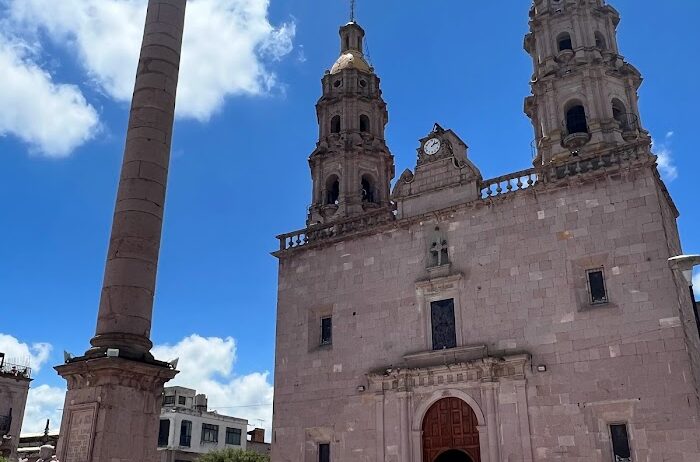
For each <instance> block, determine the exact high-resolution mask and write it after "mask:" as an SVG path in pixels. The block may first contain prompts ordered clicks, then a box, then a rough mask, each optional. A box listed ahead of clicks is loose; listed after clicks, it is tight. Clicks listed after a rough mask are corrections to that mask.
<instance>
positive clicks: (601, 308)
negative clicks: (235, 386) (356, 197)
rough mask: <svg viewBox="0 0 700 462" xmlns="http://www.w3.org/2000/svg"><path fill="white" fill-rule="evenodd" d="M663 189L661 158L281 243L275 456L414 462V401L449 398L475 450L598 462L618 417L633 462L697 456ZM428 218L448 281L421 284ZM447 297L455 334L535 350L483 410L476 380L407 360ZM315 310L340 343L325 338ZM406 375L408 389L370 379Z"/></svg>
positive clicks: (463, 340)
mask: <svg viewBox="0 0 700 462" xmlns="http://www.w3.org/2000/svg"><path fill="white" fill-rule="evenodd" d="M659 191H660V184H659V182H658V180H657V177H656V172H655V169H654V168H653V167H651V168H650V167H643V168H639V169H631V170H626V171H623V172H622V173H618V174H617V175H616V176H608V177H606V178H604V179H598V180H590V181H584V180H582V179H580V178H572V179H571V180H570V181H569V180H566V181H562V182H558V183H554V184H545V185H539V186H535V187H532V188H528V189H525V190H522V191H517V192H513V193H509V194H506V195H503V196H500V197H497V198H494V199H486V200H476V201H473V202H471V203H469V204H467V205H465V206H463V207H458V208H452V209H450V210H446V211H436V213H435V214H433V215H432V216H431V217H424V218H423V219H422V221H421V219H418V218H417V219H415V220H403V221H400V222H397V223H396V224H395V225H394V226H390V227H383V228H381V229H380V230H379V231H378V232H377V233H374V234H370V235H366V236H364V237H358V238H349V239H346V240H345V241H342V242H337V243H334V244H331V245H327V246H323V245H315V246H309V247H308V248H302V249H297V250H293V251H289V252H286V253H283V254H282V255H280V271H279V305H278V322H277V354H276V370H275V408H274V434H273V456H272V457H273V461H274V462H283V461H285V462H286V461H290V462H291V461H295V462H296V461H316V460H318V455H317V452H316V451H317V447H318V443H330V444H331V453H332V454H333V457H332V460H334V461H360V462H369V461H396V462H398V461H401V462H405V461H413V462H418V461H421V460H422V458H421V454H420V436H419V433H420V420H421V412H424V410H425V404H426V402H428V401H429V400H431V399H434V398H435V397H436V396H440V394H441V393H448V394H450V395H454V394H456V393H458V394H461V395H464V396H465V397H467V398H469V399H470V400H471V402H470V405H472V407H474V408H476V409H475V410H476V411H478V412H477V413H479V412H480V413H481V414H482V415H483V418H484V422H483V425H482V426H481V427H480V428H482V430H480V431H483V432H484V433H488V434H489V439H488V441H486V440H485V441H484V443H483V445H485V446H488V447H482V454H483V455H482V460H490V462H495V461H496V460H503V461H505V460H508V461H511V460H513V461H515V460H517V461H521V460H536V461H544V460H566V461H573V462H577V461H601V462H602V461H606V462H607V461H610V460H612V448H611V443H610V437H609V431H608V425H609V424H611V423H627V424H628V426H629V431H630V438H631V445H632V450H633V460H635V461H637V460H639V461H655V460H679V461H686V462H687V461H697V460H700V447H699V446H698V445H699V441H700V431H699V430H698V417H699V416H700V411H699V408H698V403H697V393H696V382H695V379H694V370H693V361H695V360H696V359H697V346H696V343H694V342H695V341H696V340H697V339H696V338H691V337H692V335H691V334H692V329H691V327H693V328H694V326H687V325H686V324H687V322H686V321H685V317H684V316H681V315H680V311H679V310H680V309H681V308H679V303H680V302H679V300H683V299H682V296H681V297H680V298H679V289H678V286H677V283H676V281H675V280H674V276H673V274H672V272H671V271H670V269H669V267H668V265H667V262H666V260H667V258H668V257H669V256H671V253H672V252H673V251H675V250H677V247H678V239H677V231H675V229H676V228H675V216H674V215H673V212H672V205H671V204H670V203H669V202H668V200H667V196H665V195H664V194H660V192H659ZM436 224H439V225H440V228H441V229H442V230H445V232H446V235H447V240H448V244H449V255H450V260H451V269H450V277H453V279H454V282H452V283H450V284H448V286H449V287H441V286H440V284H436V288H435V289H434V290H433V291H432V292H431V291H430V290H428V291H427V292H421V290H422V289H419V287H418V286H419V285H420V283H421V281H423V284H424V281H425V280H426V279H428V273H427V271H426V266H427V261H426V256H427V252H426V248H425V245H426V239H425V233H428V232H431V230H432V229H434V227H435V225H436ZM674 232H675V233H676V234H674ZM599 267H602V268H603V269H604V272H605V278H606V285H607V290H608V296H609V299H610V302H609V303H607V304H604V305H598V306H592V305H590V303H588V298H587V286H586V279H585V278H586V275H585V272H586V270H587V269H593V268H599ZM417 283H418V284H417ZM441 296H444V298H451V297H454V299H455V310H456V319H457V328H458V335H457V338H458V346H470V345H485V346H486V347H487V350H488V354H489V357H490V358H501V357H508V356H509V355H518V354H525V355H526V356H527V357H528V358H529V359H528V365H527V367H525V373H524V376H523V377H520V376H517V377H516V376H513V377H503V378H499V379H498V380H497V381H496V382H495V385H494V387H495V389H494V396H495V398H494V400H495V403H494V404H493V406H492V407H493V409H491V410H490V412H488V411H489V406H488V403H487V402H485V397H488V393H489V392H488V390H487V388H484V387H485V385H484V383H483V381H482V380H480V379H474V378H473V377H471V378H470V375H469V373H466V372H465V373H464V374H458V373H456V372H455V373H452V372H449V371H447V372H444V373H443V372H440V373H439V374H438V373H437V372H435V373H433V372H430V373H429V374H428V375H429V376H430V377H432V378H430V379H428V380H426V381H423V380H422V379H420V380H419V379H416V378H415V377H418V376H419V375H420V373H419V371H413V372H411V371H410V367H408V366H407V365H406V362H405V361H406V360H405V359H404V356H405V355H407V354H411V353H417V352H423V351H426V350H429V349H430V331H429V328H430V321H429V303H427V302H429V301H430V300H432V299H440V298H441ZM686 297H687V296H686ZM321 314H323V315H324V316H327V315H331V316H332V319H333V342H332V345H327V346H320V345H319V342H318V341H317V338H316V336H317V332H318V329H317V327H316V325H315V324H316V323H317V322H320V318H319V316H320V315H321ZM317 318H318V319H317ZM693 355H696V356H695V358H694V359H691V358H693ZM537 365H544V366H546V369H547V370H546V371H545V372H537V368H536V366H537ZM460 367H461V366H460ZM465 367H466V366H465ZM402 369H403V370H404V371H406V370H409V373H408V375H409V376H410V377H409V378H408V379H407V380H406V382H405V383H404V384H403V385H400V384H399V385H398V386H393V385H392V382H391V380H387V383H388V385H382V386H380V387H379V388H376V387H374V386H373V385H372V383H370V376H371V374H373V373H377V371H391V372H386V373H385V374H389V375H388V376H391V374H393V373H396V372H397V370H398V371H400V370H402ZM414 372H415V373H414ZM411 374H414V375H411ZM440 377H444V378H443V379H441V378H440ZM433 379H434V380H433ZM441 380H442V382H441ZM398 382H399V380H398V379H397V383H398ZM465 399H466V398H465ZM489 419H493V420H492V421H489ZM494 433H496V434H494ZM491 441H496V442H497V446H496V447H492V446H493V445H494V444H496V443H492V442H491Z"/></svg>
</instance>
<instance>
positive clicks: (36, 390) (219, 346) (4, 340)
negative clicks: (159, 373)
mask: <svg viewBox="0 0 700 462" xmlns="http://www.w3.org/2000/svg"><path fill="white" fill-rule="evenodd" d="M51 349H52V348H51V345H49V344H48V343H35V344H32V345H28V344H25V343H21V342H20V341H19V340H17V339H16V338H14V337H12V336H10V335H5V334H0V351H2V352H5V353H7V355H8V358H17V359H16V360H17V361H21V362H22V363H23V364H24V363H30V364H31V366H32V368H33V371H34V376H35V377H36V373H37V372H38V371H39V370H40V369H41V367H42V366H43V365H44V364H45V363H46V361H47V360H48V358H49V354H50V352H51ZM153 354H154V355H155V356H156V357H157V358H158V359H161V360H166V361H170V360H172V359H175V358H176V357H179V358H180V362H179V364H178V370H180V373H179V374H178V375H177V377H176V378H175V379H174V380H172V381H170V382H168V383H167V386H172V385H180V386H184V387H188V388H194V389H195V390H197V392H198V393H204V394H206V395H207V396H208V398H209V407H210V409H215V410H218V411H219V413H221V414H226V415H232V416H235V417H241V418H244V419H248V422H249V424H250V425H252V426H261V427H263V428H265V430H266V435H267V437H268V439H269V437H270V435H271V428H272V397H273V388H272V383H271V381H270V374H269V372H254V373H251V374H248V375H242V376H241V375H237V374H235V372H234V365H235V363H236V342H235V340H234V339H232V338H230V337H228V338H226V339H222V338H216V337H210V338H204V337H201V336H199V335H191V336H189V337H186V338H184V339H183V340H181V341H180V342H178V343H176V344H174V345H158V346H155V347H154V348H153ZM65 393H66V392H65V389H64V388H59V387H52V386H49V385H46V384H42V385H36V382H34V383H33V385H32V388H31V389H30V390H29V398H28V401H27V408H26V411H25V416H24V423H23V425H22V431H23V432H24V433H38V432H41V431H43V429H44V427H45V425H46V419H50V420H51V429H58V428H59V426H60V423H61V413H62V411H61V408H62V407H63V402H64V399H65Z"/></svg>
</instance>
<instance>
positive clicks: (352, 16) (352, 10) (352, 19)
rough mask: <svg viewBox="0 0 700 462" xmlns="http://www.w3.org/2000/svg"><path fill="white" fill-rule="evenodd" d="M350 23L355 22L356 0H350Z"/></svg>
mask: <svg viewBox="0 0 700 462" xmlns="http://www.w3.org/2000/svg"><path fill="white" fill-rule="evenodd" d="M350 22H355V0H350Z"/></svg>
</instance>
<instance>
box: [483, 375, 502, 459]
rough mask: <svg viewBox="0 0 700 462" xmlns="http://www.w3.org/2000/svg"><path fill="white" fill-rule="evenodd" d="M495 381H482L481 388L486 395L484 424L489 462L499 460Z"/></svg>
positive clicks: (496, 384) (496, 385)
mask: <svg viewBox="0 0 700 462" xmlns="http://www.w3.org/2000/svg"><path fill="white" fill-rule="evenodd" d="M497 387H498V383H496V382H484V383H483V384H482V389H483V390H484V392H485V395H486V425H487V427H488V441H489V459H490V460H491V462H500V460H501V455H500V445H499V441H498V439H499V431H498V421H497V419H496V388H497Z"/></svg>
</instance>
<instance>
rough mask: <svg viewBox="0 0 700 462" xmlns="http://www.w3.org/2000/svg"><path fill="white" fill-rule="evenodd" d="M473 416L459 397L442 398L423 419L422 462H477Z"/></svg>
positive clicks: (479, 461)
mask: <svg viewBox="0 0 700 462" xmlns="http://www.w3.org/2000/svg"><path fill="white" fill-rule="evenodd" d="M477 425H479V424H478V421H477V419H476V414H474V411H473V410H472V408H471V407H469V405H468V404H467V403H465V402H464V401H462V400H461V399H459V398H443V399H441V400H439V401H437V402H436V403H435V404H433V405H432V406H431V407H430V409H428V412H426V414H425V417H424V418H423V462H481V452H480V449H479V431H478V430H477Z"/></svg>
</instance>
